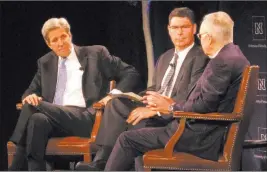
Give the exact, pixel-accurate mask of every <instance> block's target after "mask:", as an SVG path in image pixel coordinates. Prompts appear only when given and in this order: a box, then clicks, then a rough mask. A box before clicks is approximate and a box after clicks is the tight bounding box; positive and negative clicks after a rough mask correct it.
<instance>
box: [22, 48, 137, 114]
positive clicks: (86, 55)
mask: <svg viewBox="0 0 267 172" xmlns="http://www.w3.org/2000/svg"><path fill="white" fill-rule="evenodd" d="M74 49H75V52H76V55H77V58H78V60H79V62H80V64H81V70H84V73H83V77H82V91H83V96H84V99H85V101H86V106H87V107H88V110H89V112H90V113H94V110H93V108H91V106H92V104H93V103H94V102H96V101H98V100H99V99H101V98H102V97H104V96H106V94H107V91H108V86H109V81H110V80H112V79H115V80H116V81H117V84H116V88H117V89H119V90H121V91H123V92H128V91H136V89H138V85H139V84H140V83H139V82H140V76H139V73H138V72H137V71H136V70H135V68H134V67H133V66H130V65H128V64H126V63H124V62H123V61H122V60H121V59H120V58H118V57H115V56H112V55H110V54H109V51H108V50H107V48H106V47H104V46H101V45H94V46H84V47H79V46H74ZM57 72H58V56H57V55H56V54H55V53H54V52H53V51H51V52H49V53H47V54H46V55H44V56H43V57H41V58H40V59H39V60H38V71H37V73H36V74H35V76H34V78H33V80H32V82H31V84H30V86H29V88H28V89H27V90H26V91H25V93H24V94H23V96H22V99H23V98H25V97H26V96H28V95H29V94H32V93H35V94H37V95H38V96H41V97H43V99H44V100H45V101H48V102H51V103H52V102H53V98H54V95H55V90H56V82H57Z"/></svg>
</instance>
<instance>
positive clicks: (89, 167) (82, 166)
mask: <svg viewBox="0 0 267 172" xmlns="http://www.w3.org/2000/svg"><path fill="white" fill-rule="evenodd" d="M105 165H106V163H104V165H102V166H103V168H102V169H99V168H97V167H96V166H95V165H93V164H92V163H88V162H78V163H77V164H76V166H75V171H103V170H104V168H105Z"/></svg>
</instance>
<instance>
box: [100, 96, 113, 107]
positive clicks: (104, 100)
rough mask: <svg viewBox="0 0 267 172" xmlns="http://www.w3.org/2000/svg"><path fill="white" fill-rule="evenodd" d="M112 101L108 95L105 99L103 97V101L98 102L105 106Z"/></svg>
mask: <svg viewBox="0 0 267 172" xmlns="http://www.w3.org/2000/svg"><path fill="white" fill-rule="evenodd" d="M111 99H112V97H111V96H110V95H107V96H106V97H104V98H103V99H101V100H100V101H99V102H100V103H103V104H104V105H105V106H106V104H107V103H108V101H110V100H111Z"/></svg>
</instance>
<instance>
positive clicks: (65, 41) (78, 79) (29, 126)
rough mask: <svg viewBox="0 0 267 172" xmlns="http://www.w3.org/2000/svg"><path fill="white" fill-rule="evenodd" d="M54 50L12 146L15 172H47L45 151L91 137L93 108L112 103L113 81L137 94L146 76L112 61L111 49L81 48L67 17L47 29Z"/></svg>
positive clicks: (28, 96)
mask: <svg viewBox="0 0 267 172" xmlns="http://www.w3.org/2000/svg"><path fill="white" fill-rule="evenodd" d="M42 35H43V38H44V40H45V42H46V44H47V45H48V47H49V48H50V49H51V50H52V51H51V52H49V53H47V54H45V55H44V56H43V57H41V58H40V59H38V70H37V72H36V74H35V76H34V78H33V80H32V82H31V84H30V86H29V88H28V89H27V90H26V91H25V92H24V94H23V96H22V103H23V107H22V110H21V113H20V116H19V119H18V122H17V125H16V128H15V130H14V133H13V135H12V137H11V138H10V141H12V142H14V143H15V144H16V154H15V157H14V160H13V162H12V165H11V166H10V167H9V170H16V171H18V170H26V169H25V164H27V165H28V170H46V165H45V164H46V163H45V158H44V156H45V149H46V145H47V143H48V139H49V138H51V137H55V136H80V137H90V133H91V130H92V126H93V124H94V113H95V111H94V109H93V108H92V104H93V103H94V102H97V101H98V100H100V99H101V98H102V101H103V103H106V102H107V100H108V99H109V97H105V96H106V91H107V88H108V84H109V81H110V80H112V79H117V80H118V82H117V87H116V88H117V89H119V90H121V91H124V92H128V91H136V90H135V89H137V88H138V85H139V81H140V76H139V74H138V73H137V71H136V69H135V68H134V67H133V66H130V65H128V64H126V63H124V62H123V61H122V60H121V59H120V58H118V57H116V56H112V55H110V54H109V51H108V50H107V48H106V47H104V46H100V45H94V46H83V47H80V46H76V45H74V44H73V43H72V34H71V31H70V25H69V23H68V21H67V20H66V19H65V18H51V19H49V20H47V21H46V22H45V23H44V25H43V28H42Z"/></svg>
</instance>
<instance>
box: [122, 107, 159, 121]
mask: <svg viewBox="0 0 267 172" xmlns="http://www.w3.org/2000/svg"><path fill="white" fill-rule="evenodd" d="M156 113H157V112H155V111H152V110H150V109H149V108H147V107H138V108H136V109H134V110H133V111H132V112H131V113H130V115H129V117H128V119H127V120H126V122H127V123H129V124H132V125H136V124H137V123H138V122H140V121H141V120H142V119H146V118H151V117H152V116H155V115H156Z"/></svg>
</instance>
